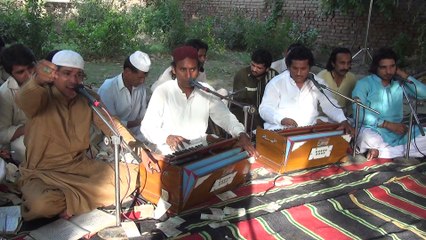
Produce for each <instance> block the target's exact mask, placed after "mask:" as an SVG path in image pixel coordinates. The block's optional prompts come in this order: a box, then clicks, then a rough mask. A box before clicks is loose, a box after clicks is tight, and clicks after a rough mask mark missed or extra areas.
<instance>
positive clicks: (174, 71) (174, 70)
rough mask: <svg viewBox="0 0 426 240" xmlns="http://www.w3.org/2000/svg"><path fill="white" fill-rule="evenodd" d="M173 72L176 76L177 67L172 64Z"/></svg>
mask: <svg viewBox="0 0 426 240" xmlns="http://www.w3.org/2000/svg"><path fill="white" fill-rule="evenodd" d="M172 74H173V75H175V76H176V67H174V66H172Z"/></svg>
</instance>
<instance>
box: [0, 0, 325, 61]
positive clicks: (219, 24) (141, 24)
mask: <svg viewBox="0 0 426 240" xmlns="http://www.w3.org/2000/svg"><path fill="white" fill-rule="evenodd" d="M113 2H114V1H104V0H83V1H73V2H72V4H73V6H74V7H75V10H73V11H71V12H70V13H69V14H67V16H66V17H64V16H63V15H58V14H57V13H52V12H48V11H46V9H45V3H44V1H42V0H28V1H25V3H24V4H23V5H21V6H19V5H17V3H16V1H12V0H3V1H2V2H0V9H1V10H2V11H1V12H0V19H2V21H1V22H0V30H1V32H2V35H3V37H4V38H5V39H6V41H7V42H9V43H12V42H21V43H24V44H26V45H28V46H29V47H30V48H32V49H33V51H34V52H35V54H36V56H38V57H39V58H42V57H43V56H45V55H46V54H47V53H48V52H49V51H51V50H54V49H65V48H67V49H73V50H75V51H78V52H80V53H81V54H82V55H84V56H85V58H87V59H110V58H114V57H117V56H123V55H126V54H128V53H129V52H131V51H133V50H136V49H141V50H145V51H148V52H150V53H155V52H168V51H169V50H170V49H172V48H174V47H176V46H177V45H179V44H182V43H184V42H185V40H187V39H190V38H200V39H202V40H204V41H206V42H207V43H208V44H209V46H210V49H211V50H212V51H210V52H211V53H212V52H213V53H219V54H220V53H223V52H224V51H225V50H226V49H230V50H243V51H253V50H254V49H256V48H266V49H268V50H270V51H271V52H272V53H274V55H275V56H276V57H279V56H280V55H281V52H282V51H283V50H284V49H285V48H286V47H287V46H288V45H289V44H290V43H292V42H295V41H298V42H302V43H306V44H307V45H311V46H312V44H313V43H314V42H315V40H316V37H317V32H316V30H315V29H310V30H308V31H306V32H303V31H301V30H300V28H299V27H298V25H297V24H295V23H293V22H291V21H290V20H288V19H282V18H281V15H280V12H281V11H280V9H281V7H282V2H283V1H282V0H280V1H275V2H276V3H275V5H274V7H275V8H274V11H273V14H271V16H270V17H269V18H268V19H267V20H266V21H259V20H251V19H245V18H244V17H243V16H239V15H237V16H232V17H227V18H218V17H208V16H207V17H201V18H199V19H195V20H191V21H189V22H185V19H184V16H183V14H182V11H181V5H180V4H181V3H180V1H179V0H155V1H150V2H149V5H148V6H137V5H134V6H133V7H132V8H129V9H126V8H123V7H121V8H120V7H117V5H113V4H112V3H113ZM116 3H117V2H116ZM265 36H268V37H267V38H266V39H265Z"/></svg>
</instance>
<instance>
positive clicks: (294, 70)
mask: <svg viewBox="0 0 426 240" xmlns="http://www.w3.org/2000/svg"><path fill="white" fill-rule="evenodd" d="M309 70H310V66H309V60H308V59H306V60H292V61H291V65H290V68H289V71H290V76H291V78H293V80H294V81H295V82H296V83H304V82H305V81H306V79H307V78H308V74H309Z"/></svg>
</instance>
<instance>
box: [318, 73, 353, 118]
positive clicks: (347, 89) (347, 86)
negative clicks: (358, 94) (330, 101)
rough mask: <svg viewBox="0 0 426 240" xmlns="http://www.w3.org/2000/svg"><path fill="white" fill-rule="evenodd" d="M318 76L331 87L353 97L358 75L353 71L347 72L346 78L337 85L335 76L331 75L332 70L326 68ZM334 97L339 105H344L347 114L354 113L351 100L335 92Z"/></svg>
mask: <svg viewBox="0 0 426 240" xmlns="http://www.w3.org/2000/svg"><path fill="white" fill-rule="evenodd" d="M318 77H320V78H322V79H324V80H325V82H326V83H327V85H328V87H330V88H331V89H333V90H335V91H338V92H339V93H341V94H343V95H345V96H346V97H351V94H352V90H353V89H354V87H355V84H356V77H355V75H354V74H353V73H351V72H348V73H346V75H345V78H344V79H343V81H342V83H341V84H340V86H337V84H336V82H335V81H334V79H333V76H332V75H331V72H329V71H328V70H327V69H324V70H322V71H321V72H319V73H318ZM333 97H334V98H335V99H336V100H337V103H338V104H339V106H341V107H343V111H344V112H345V114H346V115H348V114H351V113H352V104H351V102H350V101H348V100H346V99H345V98H343V97H341V96H339V95H335V94H334V95H333Z"/></svg>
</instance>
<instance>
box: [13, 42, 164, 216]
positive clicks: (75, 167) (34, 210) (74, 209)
mask: <svg viewBox="0 0 426 240" xmlns="http://www.w3.org/2000/svg"><path fill="white" fill-rule="evenodd" d="M83 70H84V60H83V58H82V57H81V56H80V54H78V53H76V52H74V51H71V50H62V51H59V52H58V53H56V54H55V56H54V57H53V58H52V62H49V61H47V60H42V61H40V62H39V63H38V64H37V66H36V74H35V75H34V76H33V77H32V78H31V79H30V80H29V81H28V82H27V83H26V84H24V85H23V87H22V88H21V89H20V91H19V92H18V94H17V98H16V102H17V104H18V106H19V107H20V108H21V109H22V111H24V113H25V115H26V116H27V117H28V122H27V126H26V133H25V139H24V141H25V145H26V147H27V152H26V159H25V160H24V161H23V162H22V163H21V165H20V173H21V177H20V179H19V182H18V184H19V187H20V190H21V192H22V217H23V219H24V220H25V221H28V220H32V219H36V218H52V217H55V216H58V215H59V216H60V217H63V218H69V217H70V216H72V215H79V214H82V213H85V212H89V211H91V210H94V209H96V208H98V207H104V206H109V205H112V204H114V202H115V186H114V164H113V163H106V162H103V161H97V160H94V159H90V158H89V157H88V156H87V155H86V151H87V149H88V148H89V143H90V127H91V124H92V123H94V124H95V125H96V126H97V127H98V128H99V129H101V130H102V131H103V132H104V133H105V134H108V133H109V132H111V131H110V129H109V128H108V127H107V126H106V124H105V123H104V122H103V121H102V120H101V119H100V117H99V116H98V115H97V114H96V113H94V111H93V110H92V108H91V107H90V106H89V104H88V100H87V99H86V98H85V97H84V96H83V95H80V94H78V93H76V91H75V90H74V89H75V87H76V86H77V85H78V84H81V83H82V81H83V79H84V71H83ZM112 121H114V122H115V123H112V122H110V124H111V125H117V126H121V125H120V122H118V120H115V119H113V120H112ZM117 131H118V132H119V134H120V135H121V136H122V137H123V140H124V141H126V142H127V143H130V142H132V141H135V139H134V138H133V137H132V135H131V134H130V133H129V132H128V131H127V129H126V128H124V127H119V128H117ZM108 135H109V134H108ZM142 161H143V164H144V166H145V167H147V166H151V167H152V168H154V169H155V170H158V166H155V164H149V163H151V162H150V160H149V158H145V157H144V158H143V160H142ZM147 161H148V162H149V163H148V162H147ZM155 167H157V168H155ZM150 169H151V168H148V167H147V170H148V171H150V172H152V169H151V170H150ZM138 170H139V166H138V165H135V164H121V166H120V172H119V176H120V190H121V192H120V199H124V198H125V197H126V193H131V192H133V190H135V188H136V181H137V173H138Z"/></svg>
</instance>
